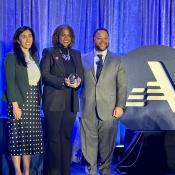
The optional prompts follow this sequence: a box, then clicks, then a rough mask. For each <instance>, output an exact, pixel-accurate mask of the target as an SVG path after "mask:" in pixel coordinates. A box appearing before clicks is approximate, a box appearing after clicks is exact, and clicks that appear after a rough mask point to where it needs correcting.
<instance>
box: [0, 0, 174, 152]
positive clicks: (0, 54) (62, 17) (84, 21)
mask: <svg viewBox="0 0 175 175" xmlns="http://www.w3.org/2000/svg"><path fill="white" fill-rule="evenodd" d="M63 23H66V24H69V25H71V26H72V27H73V28H74V30H75V34H76V42H75V48H76V49H79V50H81V52H82V53H85V52H88V51H90V50H91V49H92V48H93V43H92V34H93V31H94V30H95V29H96V28H98V27H106V28H107V29H108V30H109V33H110V50H111V51H113V52H117V53H118V54H119V55H120V56H123V55H125V54H126V53H128V52H129V51H131V50H132V49H135V48H138V47H140V46H143V45H152V44H161V45H166V46H171V47H175V0H0V67H1V70H0V96H2V93H3V89H4V87H5V85H4V78H3V77H4V73H3V65H4V59H5V55H6V54H7V52H9V51H11V49H12V43H11V41H12V36H13V34H14V32H15V30H16V29H17V28H18V27H19V26H22V25H27V26H31V27H32V28H33V29H34V31H35V34H36V41H37V46H38V49H39V53H40V55H41V53H42V50H43V48H45V47H50V46H51V36H52V33H53V30H54V29H55V27H56V26H57V25H60V24H63ZM4 114H5V109H4V105H3V103H2V102H0V116H3V115H4ZM76 124H77V123H76ZM77 125H78V124H77ZM77 128H78V126H77ZM75 132H76V130H75ZM75 137H79V135H77V134H76V135H75ZM75 140H76V138H75ZM77 142H79V141H78V139H77ZM77 145H78V143H77ZM75 149H77V148H75Z"/></svg>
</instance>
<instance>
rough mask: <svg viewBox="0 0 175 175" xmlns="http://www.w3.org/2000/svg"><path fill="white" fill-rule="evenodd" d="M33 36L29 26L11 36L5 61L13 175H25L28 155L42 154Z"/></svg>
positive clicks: (27, 174) (27, 168)
mask: <svg viewBox="0 0 175 175" xmlns="http://www.w3.org/2000/svg"><path fill="white" fill-rule="evenodd" d="M36 53H37V49H36V46H35V35H34V32H33V30H32V29H31V28H30V27H26V26H23V27H20V28H18V29H17V30H16V32H15V34H14V37H13V52H12V53H9V54H8V55H7V58H6V61H5V78H6V83H7V90H6V97H7V103H8V105H7V106H8V109H7V112H8V114H7V117H8V127H9V152H10V155H11V157H12V162H13V165H14V168H15V174H16V175H22V171H21V168H20V163H21V160H22V162H23V174H24V175H29V167H30V159H31V155H33V154H38V153H43V139H42V137H43V134H42V126H41V120H40V110H39V109H40V103H39V102H40V97H39V96H40V93H39V81H40V76H41V74H40V70H39V67H38V61H37V56H36Z"/></svg>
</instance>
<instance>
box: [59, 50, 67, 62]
mask: <svg viewBox="0 0 175 175" xmlns="http://www.w3.org/2000/svg"><path fill="white" fill-rule="evenodd" d="M59 51H60V53H61V55H62V58H63V59H64V60H65V61H69V60H70V53H69V49H68V53H67V55H65V54H64V53H63V52H62V50H61V49H59Z"/></svg>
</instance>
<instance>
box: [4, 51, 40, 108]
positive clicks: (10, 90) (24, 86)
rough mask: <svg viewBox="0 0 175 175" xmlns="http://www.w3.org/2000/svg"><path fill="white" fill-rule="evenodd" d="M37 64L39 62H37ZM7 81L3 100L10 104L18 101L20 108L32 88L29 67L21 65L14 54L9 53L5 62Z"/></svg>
mask: <svg viewBox="0 0 175 175" xmlns="http://www.w3.org/2000/svg"><path fill="white" fill-rule="evenodd" d="M36 64H38V62H37V61H36ZM5 79H6V83H7V89H6V92H5V94H4V96H3V100H5V101H7V102H8V103H12V102H15V101H17V102H18V104H19V106H20V107H21V106H22V104H23V103H24V102H25V101H26V97H27V91H28V90H29V88H30V85H29V80H28V75H27V67H25V66H23V65H19V64H18V62H17V59H16V56H15V54H14V53H9V54H8V55H7V57H6V61H5Z"/></svg>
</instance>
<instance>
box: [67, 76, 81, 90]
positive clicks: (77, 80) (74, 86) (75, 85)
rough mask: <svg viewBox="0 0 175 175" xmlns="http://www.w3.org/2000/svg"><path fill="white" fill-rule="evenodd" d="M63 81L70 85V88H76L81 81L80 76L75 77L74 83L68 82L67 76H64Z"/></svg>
mask: <svg viewBox="0 0 175 175" xmlns="http://www.w3.org/2000/svg"><path fill="white" fill-rule="evenodd" d="M64 82H65V84H66V85H67V86H68V87H71V88H74V89H75V88H77V87H78V86H79V85H80V83H81V78H79V77H78V78H77V79H76V80H75V82H74V83H70V81H69V80H68V79H67V78H65V79H64Z"/></svg>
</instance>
